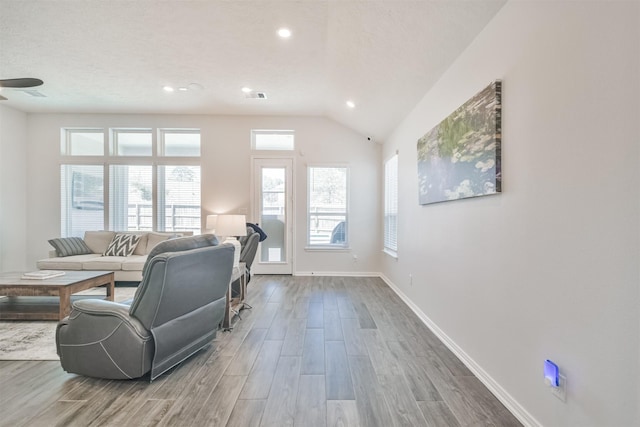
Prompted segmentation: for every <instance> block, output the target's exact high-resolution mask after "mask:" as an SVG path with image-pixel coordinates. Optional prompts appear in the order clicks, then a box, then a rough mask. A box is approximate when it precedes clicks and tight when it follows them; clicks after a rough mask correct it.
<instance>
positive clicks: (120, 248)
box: [103, 233, 140, 256]
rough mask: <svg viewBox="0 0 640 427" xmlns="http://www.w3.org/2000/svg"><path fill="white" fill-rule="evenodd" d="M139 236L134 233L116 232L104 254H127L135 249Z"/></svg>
mask: <svg viewBox="0 0 640 427" xmlns="http://www.w3.org/2000/svg"><path fill="white" fill-rule="evenodd" d="M139 241H140V236H137V235H135V234H125V233H118V234H116V236H115V237H114V238H113V240H112V241H111V243H109V247H108V248H107V250H106V251H104V254H103V255H104V256H129V255H131V254H133V251H134V250H135V249H136V246H137V245H138V242H139Z"/></svg>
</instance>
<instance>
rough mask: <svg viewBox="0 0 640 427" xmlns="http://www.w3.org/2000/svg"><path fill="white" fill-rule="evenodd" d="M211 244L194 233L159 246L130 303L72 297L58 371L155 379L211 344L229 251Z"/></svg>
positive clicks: (61, 332)
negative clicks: (59, 369) (147, 374)
mask: <svg viewBox="0 0 640 427" xmlns="http://www.w3.org/2000/svg"><path fill="white" fill-rule="evenodd" d="M214 242H215V243H217V239H215V237H213V236H195V237H184V238H180V239H174V240H169V241H166V242H162V243H160V244H159V245H158V246H157V247H156V248H154V252H155V253H156V254H149V256H150V258H149V259H148V260H147V264H146V265H145V266H144V269H143V279H142V282H140V285H139V287H138V290H137V292H136V295H135V297H134V299H133V302H132V303H131V305H127V304H119V303H115V302H111V301H104V300H91V299H86V300H80V301H76V302H74V305H73V310H72V311H71V314H70V315H69V316H68V317H66V318H65V319H63V320H61V321H60V323H59V324H58V327H57V330H56V345H57V350H58V355H59V356H60V363H61V364H62V368H63V369H64V370H65V371H67V372H71V373H77V374H81V375H87V376H91V377H99V378H108V379H128V378H137V377H141V376H143V375H145V374H146V373H148V372H150V379H151V380H153V379H155V378H157V377H158V376H159V375H161V374H162V373H163V372H165V371H167V370H168V369H170V368H171V367H173V366H175V365H176V364H178V363H180V362H181V361H183V360H184V359H186V358H188V357H189V356H191V355H192V354H194V353H195V352H197V351H198V350H200V349H201V348H202V347H204V346H205V345H207V344H209V343H210V342H211V341H212V340H213V338H215V336H216V331H217V329H218V325H219V324H220V322H221V321H222V318H223V317H224V309H225V296H226V292H227V290H228V287H229V281H230V279H231V271H232V267H233V253H234V248H233V246H231V245H220V246H211V245H212V243H214ZM161 245H162V246H161ZM156 249H157V250H156ZM165 250H169V252H165ZM152 255H153V257H152V258H151V256H152Z"/></svg>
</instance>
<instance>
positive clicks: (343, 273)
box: [293, 271, 380, 277]
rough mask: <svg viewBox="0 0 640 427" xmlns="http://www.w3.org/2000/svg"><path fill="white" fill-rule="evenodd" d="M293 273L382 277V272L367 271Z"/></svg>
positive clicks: (323, 275)
mask: <svg viewBox="0 0 640 427" xmlns="http://www.w3.org/2000/svg"><path fill="white" fill-rule="evenodd" d="M293 275H294V276H320V277H332V276H333V277H380V273H375V272H366V271H296V272H295V273H293Z"/></svg>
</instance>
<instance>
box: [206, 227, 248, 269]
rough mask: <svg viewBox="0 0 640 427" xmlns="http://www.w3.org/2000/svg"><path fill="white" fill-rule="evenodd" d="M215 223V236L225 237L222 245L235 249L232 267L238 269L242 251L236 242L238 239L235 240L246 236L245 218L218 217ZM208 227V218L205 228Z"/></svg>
mask: <svg viewBox="0 0 640 427" xmlns="http://www.w3.org/2000/svg"><path fill="white" fill-rule="evenodd" d="M210 216H213V215H210ZM212 221H213V219H212ZM215 222H216V223H215V230H216V231H215V234H216V236H220V237H223V236H224V237H226V238H225V239H224V241H223V242H222V243H231V244H232V245H233V246H234V247H235V249H236V250H235V253H234V256H233V267H234V268H235V267H238V266H239V263H240V251H241V250H242V248H241V245H240V242H239V241H238V239H236V237H237V236H246V235H247V220H246V218H245V216H244V215H218V218H217V220H216V221H215ZM208 225H209V217H207V228H209V227H208ZM212 228H213V227H212Z"/></svg>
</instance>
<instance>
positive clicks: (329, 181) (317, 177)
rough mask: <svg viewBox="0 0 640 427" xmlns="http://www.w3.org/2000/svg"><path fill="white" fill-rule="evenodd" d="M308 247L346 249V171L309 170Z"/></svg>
mask: <svg viewBox="0 0 640 427" xmlns="http://www.w3.org/2000/svg"><path fill="white" fill-rule="evenodd" d="M308 181H309V192H308V197H309V213H308V215H309V217H308V221H309V222H308V230H309V234H308V238H307V244H308V245H309V247H328V248H330V247H341V248H344V247H347V245H348V242H349V239H348V230H349V227H348V213H347V206H348V204H347V203H348V200H347V194H348V169H347V168H346V167H309V177H308Z"/></svg>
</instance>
